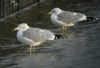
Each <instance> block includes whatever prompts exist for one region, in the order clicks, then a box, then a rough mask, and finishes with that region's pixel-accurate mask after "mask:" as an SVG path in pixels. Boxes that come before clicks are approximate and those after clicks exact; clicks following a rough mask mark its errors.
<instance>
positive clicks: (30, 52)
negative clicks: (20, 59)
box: [30, 45, 33, 55]
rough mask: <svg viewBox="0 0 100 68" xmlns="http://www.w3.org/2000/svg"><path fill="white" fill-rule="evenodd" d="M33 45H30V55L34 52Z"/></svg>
mask: <svg viewBox="0 0 100 68" xmlns="http://www.w3.org/2000/svg"><path fill="white" fill-rule="evenodd" d="M32 47H33V46H32V45H30V55H31V54H32Z"/></svg>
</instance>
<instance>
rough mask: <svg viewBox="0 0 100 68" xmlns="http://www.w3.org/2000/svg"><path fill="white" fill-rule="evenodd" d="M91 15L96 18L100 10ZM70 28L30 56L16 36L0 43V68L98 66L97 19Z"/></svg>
mask: <svg viewBox="0 0 100 68" xmlns="http://www.w3.org/2000/svg"><path fill="white" fill-rule="evenodd" d="M91 14H92V15H94V16H97V17H99V16H100V11H99V10H98V11H97V10H94V11H93V12H88V15H91ZM70 31H72V32H71V33H69V34H67V38H66V39H58V40H54V41H49V42H46V43H44V44H42V45H41V46H40V47H37V48H36V49H35V51H34V52H33V53H32V55H29V53H28V51H27V46H25V45H23V44H20V43H19V42H15V41H16V39H9V41H8V42H2V43H0V49H1V50H0V68H100V21H98V22H92V23H89V24H80V25H77V26H75V27H72V28H71V29H70ZM7 43H8V44H7ZM3 45H4V46H3Z"/></svg>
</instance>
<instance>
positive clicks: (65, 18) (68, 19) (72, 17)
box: [58, 11, 84, 24]
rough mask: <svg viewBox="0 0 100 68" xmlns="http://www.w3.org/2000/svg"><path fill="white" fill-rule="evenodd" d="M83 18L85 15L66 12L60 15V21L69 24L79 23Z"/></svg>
mask: <svg viewBox="0 0 100 68" xmlns="http://www.w3.org/2000/svg"><path fill="white" fill-rule="evenodd" d="M83 16H84V14H81V13H76V12H69V11H64V12H62V13H60V14H59V15H58V20H60V21H62V22H65V23H67V24H69V23H76V22H79V20H80V19H81V18H82V17H83Z"/></svg>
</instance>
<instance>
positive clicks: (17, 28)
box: [14, 23, 29, 30]
mask: <svg viewBox="0 0 100 68" xmlns="http://www.w3.org/2000/svg"><path fill="white" fill-rule="evenodd" d="M28 28H29V26H28V25H27V24H26V23H21V24H19V25H18V26H17V27H16V28H15V29H14V30H26V29H28Z"/></svg>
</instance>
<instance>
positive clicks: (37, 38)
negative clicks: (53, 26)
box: [14, 23, 55, 52]
mask: <svg viewBox="0 0 100 68" xmlns="http://www.w3.org/2000/svg"><path fill="white" fill-rule="evenodd" d="M14 30H18V32H17V38H18V40H19V41H20V42H21V43H24V44H27V45H30V52H31V49H32V47H33V46H38V45H40V44H41V43H43V42H45V41H47V40H54V39H55V35H54V34H53V33H52V32H51V31H48V30H44V29H40V28H33V27H29V26H28V25H27V24H26V23H21V24H19V25H18V26H17V27H16V28H15V29H14Z"/></svg>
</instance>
